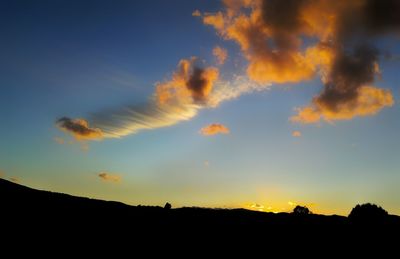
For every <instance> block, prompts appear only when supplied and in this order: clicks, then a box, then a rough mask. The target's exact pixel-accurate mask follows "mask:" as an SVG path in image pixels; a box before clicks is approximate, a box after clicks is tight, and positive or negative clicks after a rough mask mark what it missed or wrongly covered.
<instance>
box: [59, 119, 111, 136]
mask: <svg viewBox="0 0 400 259" xmlns="http://www.w3.org/2000/svg"><path fill="white" fill-rule="evenodd" d="M56 124H57V126H58V127H59V128H60V129H62V130H64V131H66V132H68V133H70V134H72V136H73V137H75V139H77V140H99V139H102V138H103V133H102V131H101V130H100V129H98V128H90V127H89V123H88V122H87V121H86V120H84V119H70V118H68V117H62V118H60V119H58V120H57V122H56Z"/></svg>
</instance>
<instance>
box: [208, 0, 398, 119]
mask: <svg viewBox="0 0 400 259" xmlns="http://www.w3.org/2000/svg"><path fill="white" fill-rule="evenodd" d="M223 2H224V5H225V10H224V11H223V12H221V11H220V12H217V13H215V14H211V13H207V14H205V15H203V16H202V19H203V23H204V24H206V25H211V26H213V27H214V28H215V29H216V31H217V33H218V35H220V36H221V37H223V38H224V39H226V40H233V41H235V42H236V43H238V45H239V46H240V48H241V50H242V52H243V54H244V56H245V57H246V59H247V60H248V65H247V69H246V71H247V75H248V77H249V78H250V79H252V80H254V81H256V82H259V83H266V82H269V83H277V84H281V83H297V82H300V81H304V80H309V79H312V78H314V77H315V76H316V75H319V76H320V77H321V81H322V82H323V83H324V89H323V91H322V92H321V93H320V94H319V95H318V96H316V97H315V98H314V99H313V101H312V104H311V105H309V106H306V107H304V108H302V109H299V110H298V112H299V113H298V115H297V116H294V117H292V118H291V120H292V121H298V122H306V123H311V122H318V121H320V119H321V118H323V119H324V120H327V121H329V120H346V119H351V118H353V117H355V116H367V115H373V114H376V113H377V112H379V111H380V110H381V109H382V108H383V107H387V106H391V105H393V97H392V96H391V93H390V92H389V91H387V90H380V89H377V88H375V87H373V88H371V87H369V85H371V84H372V83H373V81H374V76H375V75H376V74H378V73H380V71H379V65H378V51H377V50H376V49H375V48H374V47H373V46H371V45H368V43H366V42H370V38H372V37H377V36H380V35H386V34H388V33H392V34H398V33H399V32H400V22H399V20H398V19H394V17H397V16H398V13H399V12H400V5H399V4H397V3H396V2H395V1H388V2H386V1H376V0H357V1H345V2H342V1H325V0H315V1H308V0H293V1H273V0H248V1H234V0H225V1H223ZM307 38H308V39H312V40H310V41H307V40H305V39H307ZM315 39H316V40H315ZM355 39H356V40H355ZM359 42H365V43H363V45H360V44H358V45H357V44H355V43H359ZM305 43H306V44H307V45H305ZM350 50H352V52H351V51H350Z"/></svg>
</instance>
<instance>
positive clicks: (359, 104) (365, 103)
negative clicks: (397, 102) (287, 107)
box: [291, 86, 394, 124]
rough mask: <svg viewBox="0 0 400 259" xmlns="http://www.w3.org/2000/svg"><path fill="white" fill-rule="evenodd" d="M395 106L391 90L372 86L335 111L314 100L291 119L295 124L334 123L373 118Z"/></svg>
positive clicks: (364, 88)
mask: <svg viewBox="0 0 400 259" xmlns="http://www.w3.org/2000/svg"><path fill="white" fill-rule="evenodd" d="M393 105H394V99H393V95H392V93H391V92H390V91H389V90H385V89H379V88H376V87H372V86H363V87H360V88H359V89H358V90H357V95H356V98H355V99H352V100H351V101H348V102H342V103H341V104H339V105H337V106H336V108H335V109H332V108H331V107H329V106H327V105H325V104H324V103H323V102H319V99H318V98H314V100H313V103H312V104H310V105H309V106H306V107H303V108H300V109H298V114H297V115H296V116H293V117H292V118H291V121H293V122H300V123H304V124H306V123H315V122H319V121H320V120H321V119H323V120H325V121H328V122H333V121H335V120H350V119H352V118H354V117H356V116H371V115H374V114H377V113H378V112H379V111H380V110H381V109H383V108H384V107H390V106H393Z"/></svg>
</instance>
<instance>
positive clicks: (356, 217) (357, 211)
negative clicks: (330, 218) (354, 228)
mask: <svg viewBox="0 0 400 259" xmlns="http://www.w3.org/2000/svg"><path fill="white" fill-rule="evenodd" d="M387 218H388V213H387V211H386V210H384V209H383V208H381V207H380V206H377V205H375V204H371V203H365V204H362V205H359V204H357V206H355V207H354V208H353V209H352V210H351V212H350V214H349V219H350V220H351V221H353V222H364V223H378V222H383V221H385V220H386V219H387Z"/></svg>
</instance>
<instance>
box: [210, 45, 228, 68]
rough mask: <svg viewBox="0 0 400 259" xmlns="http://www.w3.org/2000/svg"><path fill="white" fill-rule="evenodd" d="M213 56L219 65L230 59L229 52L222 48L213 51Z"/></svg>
mask: <svg viewBox="0 0 400 259" xmlns="http://www.w3.org/2000/svg"><path fill="white" fill-rule="evenodd" d="M213 55H214V57H215V58H216V59H217V63H218V65H223V64H224V63H225V61H226V59H227V58H228V51H227V50H226V49H224V48H222V47H220V46H216V47H215V48H214V49H213Z"/></svg>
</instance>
